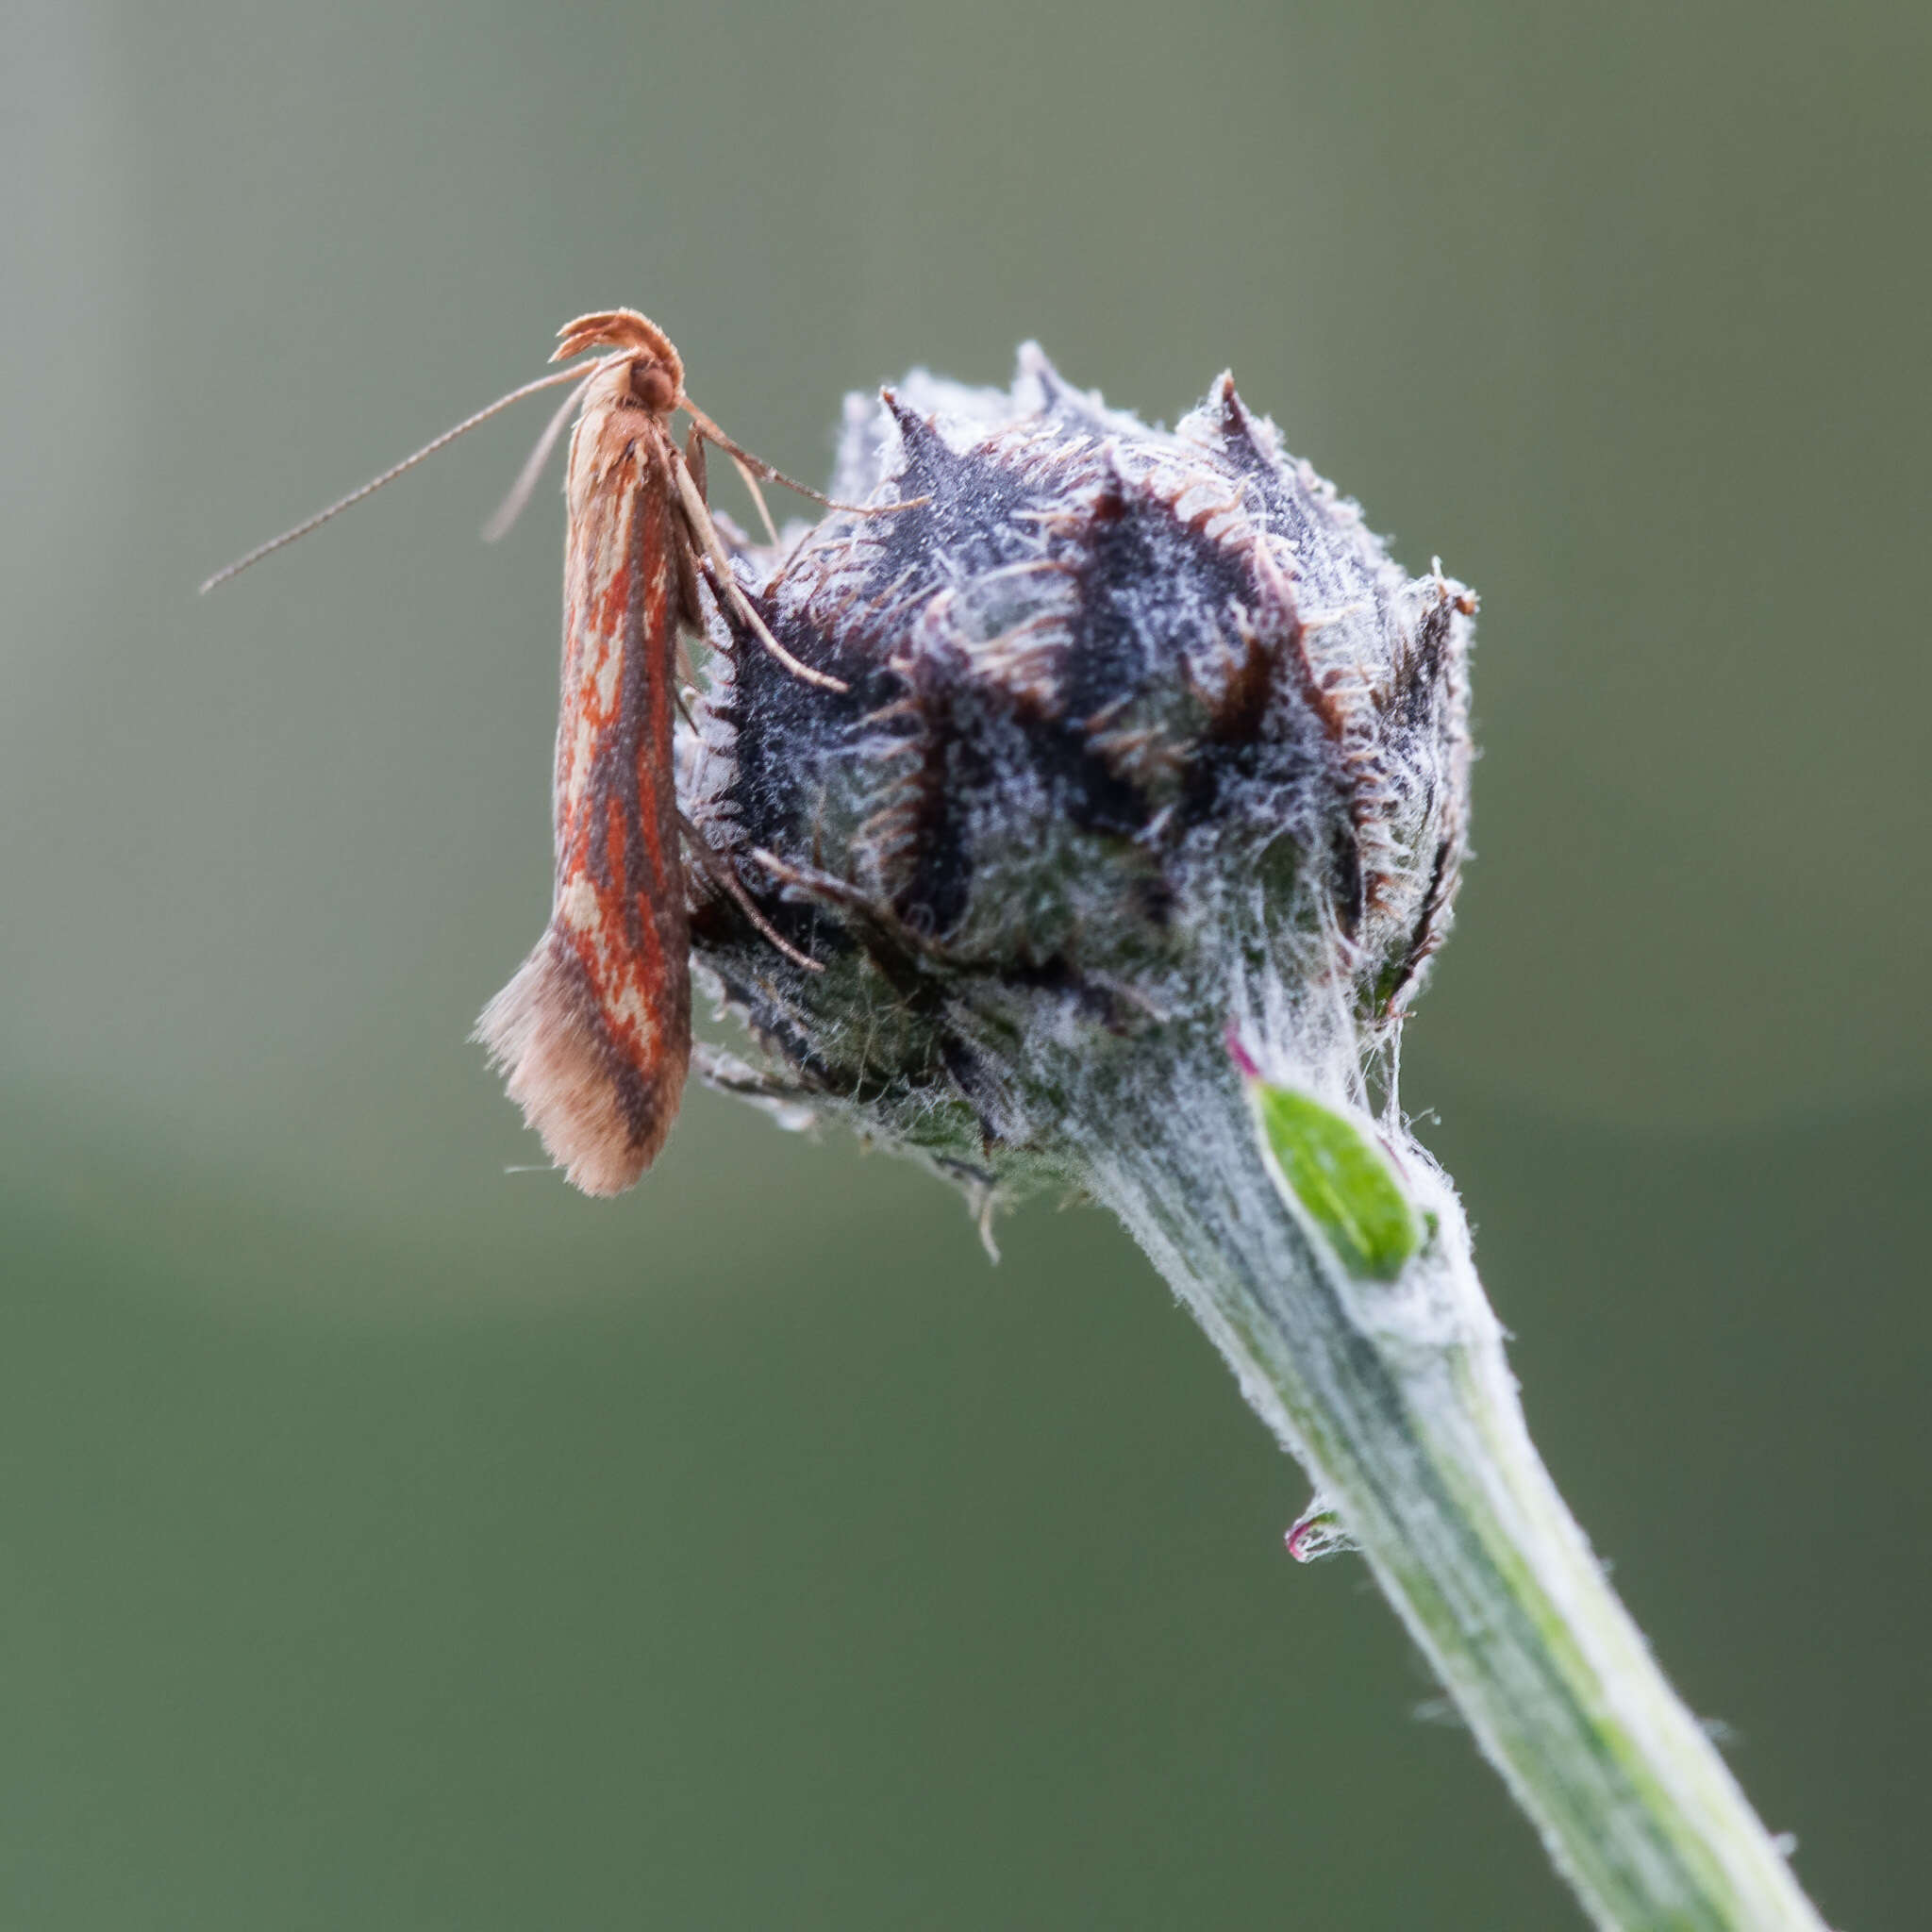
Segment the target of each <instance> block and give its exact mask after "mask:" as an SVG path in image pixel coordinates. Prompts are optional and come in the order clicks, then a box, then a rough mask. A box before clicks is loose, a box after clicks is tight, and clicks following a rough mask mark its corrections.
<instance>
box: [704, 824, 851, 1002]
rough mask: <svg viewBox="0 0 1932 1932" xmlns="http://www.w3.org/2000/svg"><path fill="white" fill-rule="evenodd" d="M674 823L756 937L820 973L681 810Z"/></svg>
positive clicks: (819, 965) (814, 961) (817, 964)
mask: <svg viewBox="0 0 1932 1932" xmlns="http://www.w3.org/2000/svg"><path fill="white" fill-rule="evenodd" d="M677 823H678V824H679V825H680V826H681V827H682V828H683V831H684V836H685V839H686V841H688V842H689V843H690V845H691V857H692V858H695V859H696V860H697V862H698V868H699V870H700V871H701V872H703V873H704V874H705V875H706V876H707V877H708V878H709V879H710V880H711V881H712V882H713V884H715V885H719V886H722V887H724V891H726V892H727V893H729V894H730V896H731V898H732V899H733V900H734V901H735V902H736V903H737V906H738V909H739V910H740V911H741V912H742V913H743V914H744V916H745V917H746V918H747V919H748V920H750V921H751V923H752V924H753V925H754V926H755V927H756V928H757V929H758V937H759V938H760V939H762V940H764V941H767V942H768V943H770V944H771V945H773V946H775V947H776V948H777V950H778V951H779V952H781V953H783V954H784V956H785V957H786V958H788V959H790V960H791V963H792V964H793V965H794V966H800V967H803V968H804V969H805V971H806V972H808V973H823V972H824V970H825V969H824V964H823V962H821V961H820V960H817V959H814V958H812V957H811V956H810V955H809V954H808V953H801V952H800V951H799V950H798V948H797V947H796V946H794V945H792V944H791V942H790V941H788V940H786V939H785V938H784V937H783V935H782V934H780V933H779V932H778V931H777V929H776V928H775V927H774V925H773V924H772V923H771V921H770V920H768V919H767V918H766V917H765V915H764V914H763V913H762V912H760V911H759V910H758V907H757V906H756V905H754V904H753V902H752V896H751V894H750V893H749V892H747V891H745V890H744V887H743V885H742V884H741V882H740V880H739V877H738V874H736V873H735V872H734V871H732V869H731V864H730V861H729V860H728V859H726V858H722V857H721V856H720V855H719V854H718V853H716V852H713V851H712V850H711V847H710V845H709V843H708V841H707V840H706V838H705V835H704V834H703V833H702V832H701V831H699V830H698V828H697V827H696V826H695V825H694V824H691V821H690V820H689V819H688V818H686V817H685V815H684V814H683V813H682V812H679V813H678V815H677Z"/></svg>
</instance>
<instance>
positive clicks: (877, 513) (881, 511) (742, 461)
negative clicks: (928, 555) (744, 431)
mask: <svg viewBox="0 0 1932 1932" xmlns="http://www.w3.org/2000/svg"><path fill="white" fill-rule="evenodd" d="M678 401H679V402H680V403H681V404H682V405H683V407H684V408H685V410H686V411H687V413H688V414H689V415H690V417H691V427H692V428H694V429H696V430H698V431H699V432H700V433H701V434H702V435H703V437H704V439H705V441H707V442H715V443H716V444H717V445H718V447H719V448H720V449H722V450H723V451H724V453H725V455H726V456H728V457H730V458H731V459H732V460H733V461H734V462H735V463H737V464H738V466H739V470H740V473H741V474H742V473H743V472H744V471H746V470H750V471H751V472H752V473H753V475H758V476H762V477H763V478H764V479H765V481H766V482H767V483H775V484H777V485H778V486H779V488H780V489H782V490H791V491H796V492H797V493H798V494H799V495H800V496H808V497H809V498H810V499H811V500H812V502H814V503H822V504H824V507H825V508H827V509H837V510H843V511H844V512H845V513H846V514H847V515H849V516H855V517H883V516H891V515H892V514H893V513H894V512H895V511H898V510H902V509H917V508H919V506H920V505H921V504H923V503H930V502H931V501H932V499H931V498H930V497H928V496H913V497H908V499H907V500H906V501H905V502H904V503H835V502H834V501H833V500H832V498H831V497H829V496H822V495H820V493H819V492H818V491H816V490H813V489H810V488H809V487H808V485H806V484H803V483H800V482H797V481H795V480H794V479H793V478H792V477H790V476H788V475H786V474H785V472H784V471H783V470H774V468H773V467H772V465H771V464H770V463H768V462H766V460H765V459H764V458H763V457H755V456H753V455H752V453H751V452H750V450H748V449H746V448H745V447H744V445H743V444H742V443H738V442H733V441H732V440H731V439H730V438H729V437H728V436H726V435H725V434H724V431H723V430H722V429H720V428H719V427H718V425H716V424H715V423H713V422H712V421H711V419H710V418H709V417H708V415H706V414H705V412H704V411H703V410H702V409H701V408H698V406H697V405H696V404H695V403H694V402H692V401H691V398H690V397H689V396H680V397H679V398H678ZM745 480H746V481H747V482H749V481H750V478H749V477H747V478H746V479H745ZM767 521H768V522H769V519H767Z"/></svg>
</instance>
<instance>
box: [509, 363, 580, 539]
mask: <svg viewBox="0 0 1932 1932" xmlns="http://www.w3.org/2000/svg"><path fill="white" fill-rule="evenodd" d="M578 366H579V367H582V365H581V364H579V365H578ZM603 366H604V365H603V364H602V363H601V362H600V363H598V364H597V367H596V368H595V369H592V370H591V375H596V373H597V369H601V368H602V367H603ZM591 375H587V376H585V377H584V379H583V381H582V382H580V383H579V384H578V385H577V386H576V388H575V389H574V390H572V391H571V392H570V393H569V395H567V396H565V397H564V399H563V406H562V408H559V409H558V412H557V414H556V415H554V416H553V417H551V419H550V421H549V423H548V424H547V425H545V426H544V430H543V434H542V435H541V436H540V437H539V438H538V439H537V446H536V448H534V449H533V450H532V451H531V452H530V454H529V456H528V457H527V458H525V461H524V467H523V469H522V470H521V471H519V472H518V474H517V480H516V481H515V482H514V483H512V484H511V485H510V487H509V494H508V496H506V497H505V498H504V499H503V501H502V502H501V503H500V504H498V505H497V507H496V514H495V515H494V516H492V517H491V519H490V521H489V522H488V523H487V524H485V525H483V541H484V542H486V543H494V542H496V541H498V540H499V539H500V538H503V537H507V536H508V534H509V527H510V525H512V524H514V523H515V522H516V520H517V519H518V518H519V517H520V516H522V515H523V513H524V506H525V504H526V503H528V502H529V500H530V492H531V491H533V490H535V489H536V487H537V478H538V477H539V476H541V475H542V474H543V465H544V464H545V463H546V462H548V461H549V460H550V452H551V451H552V450H553V449H555V448H556V447H557V439H558V437H559V436H561V435H562V434H563V425H565V424H566V423H568V422H569V421H570V419H571V416H572V414H573V412H574V411H575V408H576V406H577V404H578V403H579V402H581V401H582V400H583V394H584V391H586V390H587V389H589V388H590V386H591Z"/></svg>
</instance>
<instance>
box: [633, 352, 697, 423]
mask: <svg viewBox="0 0 1932 1932" xmlns="http://www.w3.org/2000/svg"><path fill="white" fill-rule="evenodd" d="M628 374H629V377H630V399H631V401H632V402H634V403H636V404H638V405H639V406H640V407H641V408H646V409H649V410H651V411H652V412H653V413H654V414H656V415H659V416H668V415H670V413H671V412H672V410H673V409H675V408H676V407H677V398H678V395H679V393H680V392H681V391H682V390H683V388H684V384H683V382H682V381H681V380H680V379H679V372H678V369H677V358H676V356H675V353H674V355H673V357H672V359H671V360H670V361H669V362H665V361H664V360H663V359H662V358H659V357H657V356H634V357H632V358H631V363H630V369H629V371H628Z"/></svg>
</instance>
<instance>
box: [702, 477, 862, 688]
mask: <svg viewBox="0 0 1932 1932" xmlns="http://www.w3.org/2000/svg"><path fill="white" fill-rule="evenodd" d="M669 457H670V462H671V474H672V475H673V476H675V478H676V481H677V493H678V495H679V496H680V497H681V498H682V499H683V501H684V511H685V516H686V519H687V520H688V522H689V523H690V525H691V535H692V536H693V537H694V538H695V539H696V540H697V543H698V546H699V548H700V549H701V550H702V551H703V553H704V555H705V557H706V558H707V559H708V562H709V563H710V566H711V588H712V590H714V591H716V592H717V593H718V596H719V598H720V599H721V600H724V601H728V602H729V603H730V605H731V607H732V608H733V609H734V610H736V611H737V612H738V614H739V616H740V617H741V618H742V619H743V620H744V622H745V623H746V624H748V625H750V626H751V630H752V634H753V636H755V637H756V638H757V639H758V642H759V643H761V644H762V645H763V646H764V647H765V649H766V650H768V651H769V652H770V653H771V654H772V656H773V657H774V658H776V659H777V660H778V662H779V663H781V664H782V665H784V667H785V668H786V670H788V671H789V672H791V675H792V676H794V677H796V678H798V679H800V680H801V681H802V682H804V683H806V684H815V685H817V686H818V687H819V688H820V690H822V691H850V690H851V689H852V687H851V686H850V685H849V684H847V683H846V682H845V680H844V679H843V678H842V677H832V676H828V675H826V674H825V673H824V672H823V671H814V670H813V669H812V668H811V666H810V665H809V664H801V663H800V662H799V660H798V659H797V658H794V657H793V656H792V655H791V652H790V651H788V650H787V649H786V648H785V646H784V645H783V644H781V643H780V642H779V641H778V640H777V639H776V638H774V636H773V635H772V633H771V632H770V631H769V630H767V629H766V627H765V621H764V619H763V618H762V617H760V616H759V615H758V611H757V610H756V609H754V608H753V607H752V601H751V599H750V598H749V597H747V596H746V595H745V594H744V591H743V590H742V589H741V587H740V585H739V581H738V578H737V577H736V576H735V575H733V573H732V569H731V559H730V558H728V557H726V556H725V554H724V544H723V543H722V542H721V541H719V537H718V526H717V525H715V524H714V523H712V521H711V513H710V511H709V510H708V509H707V508H705V499H704V497H703V496H702V495H701V494H700V493H699V491H698V487H697V484H696V482H695V481H694V480H693V478H692V476H691V472H690V471H689V470H688V469H686V467H685V465H684V459H683V458H681V457H680V456H678V454H677V452H676V451H675V449H674V450H672V451H670V452H669Z"/></svg>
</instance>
